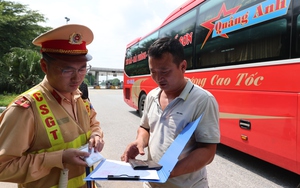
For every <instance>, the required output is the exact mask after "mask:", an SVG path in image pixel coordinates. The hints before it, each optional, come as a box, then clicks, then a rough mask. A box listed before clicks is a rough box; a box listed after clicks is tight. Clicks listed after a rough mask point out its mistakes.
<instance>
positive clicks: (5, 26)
mask: <svg viewBox="0 0 300 188" xmlns="http://www.w3.org/2000/svg"><path fill="white" fill-rule="evenodd" d="M45 21H46V18H44V16H43V15H42V14H40V13H38V12H37V11H33V10H29V9H28V8H27V5H22V4H20V3H16V2H10V1H3V0H0V43H1V45H0V57H2V56H3V55H4V54H6V53H8V52H9V51H10V49H11V48H13V47H20V48H26V49H37V48H36V47H35V46H34V45H32V43H31V41H32V40H33V39H34V38H35V37H37V36H38V35H40V34H41V33H43V32H45V31H47V30H49V29H50V28H49V27H42V26H39V25H38V23H39V22H45Z"/></svg>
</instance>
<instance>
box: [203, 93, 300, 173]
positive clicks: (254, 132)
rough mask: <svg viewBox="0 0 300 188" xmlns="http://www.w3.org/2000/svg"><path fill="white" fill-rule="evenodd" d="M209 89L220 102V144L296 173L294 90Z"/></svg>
mask: <svg viewBox="0 0 300 188" xmlns="http://www.w3.org/2000/svg"><path fill="white" fill-rule="evenodd" d="M209 91H210V92H211V93H212V94H213V95H214V96H215V97H216V99H217V101H218V103H219V107H220V131H221V142H222V143H223V144H225V145H228V146H230V147H233V148H235V149H237V150H240V151H243V152H245V153H248V154H250V155H253V156H255V157H258V158H260V159H263V160H266V161H268V162H270V163H273V164H276V165H278V166H280V167H283V168H286V169H289V170H290V171H293V172H297V173H298V174H299V169H297V164H296V162H297V148H296V147H297V146H296V143H297V139H298V141H299V138H297V132H296V131H297V115H298V111H297V107H298V106H297V104H298V102H297V100H298V95H297V94H293V93H283V92H256V91H239V90H215V89H210V90H209ZM241 121H242V122H241ZM245 122H246V125H247V126H245ZM247 122H249V124H247ZM241 125H242V126H241ZM248 125H249V127H248ZM242 138H243V139H242ZM298 159H299V156H298Z"/></svg>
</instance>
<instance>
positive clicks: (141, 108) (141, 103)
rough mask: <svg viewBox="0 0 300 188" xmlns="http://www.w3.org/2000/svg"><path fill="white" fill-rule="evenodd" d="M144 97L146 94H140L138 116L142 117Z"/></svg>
mask: <svg viewBox="0 0 300 188" xmlns="http://www.w3.org/2000/svg"><path fill="white" fill-rule="evenodd" d="M145 99H146V94H144V93H143V94H142V95H141V97H140V100H139V109H138V112H139V116H140V117H142V116H143V112H144V106H145Z"/></svg>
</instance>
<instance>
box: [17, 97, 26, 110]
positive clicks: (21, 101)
mask: <svg viewBox="0 0 300 188" xmlns="http://www.w3.org/2000/svg"><path fill="white" fill-rule="evenodd" d="M14 103H15V104H16V105H18V106H21V107H23V108H29V107H30V102H29V100H28V99H27V98H26V97H21V98H19V99H17V100H16V101H15V102H14Z"/></svg>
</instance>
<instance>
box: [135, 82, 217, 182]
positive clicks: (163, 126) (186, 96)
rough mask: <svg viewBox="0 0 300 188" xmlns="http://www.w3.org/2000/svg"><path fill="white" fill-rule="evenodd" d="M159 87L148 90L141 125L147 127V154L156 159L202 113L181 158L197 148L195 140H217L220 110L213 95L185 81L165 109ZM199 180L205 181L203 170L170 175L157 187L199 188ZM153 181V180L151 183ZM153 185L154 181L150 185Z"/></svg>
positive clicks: (205, 141)
mask: <svg viewBox="0 0 300 188" xmlns="http://www.w3.org/2000/svg"><path fill="white" fill-rule="evenodd" d="M160 93H161V89H160V88H156V89H154V90H152V91H151V92H149V94H148V95H147V98H146V101H145V108H144V115H143V117H142V119H141V124H140V125H141V126H142V127H144V128H146V129H149V132H150V139H149V146H148V155H149V156H148V157H149V159H152V160H154V161H156V162H158V161H159V160H160V158H161V157H162V156H163V154H164V152H165V151H166V150H167V149H168V147H169V146H170V144H171V143H172V142H173V141H174V139H175V138H176V136H177V135H178V134H179V133H180V132H181V130H182V129H183V128H184V127H185V126H186V125H187V124H188V123H189V122H192V121H194V120H196V119H197V118H198V117H199V116H200V115H201V114H203V116H202V119H201V121H200V122H199V124H198V126H197V128H196V131H195V133H194V134H193V135H192V137H191V138H190V140H189V141H188V143H187V145H186V146H185V148H184V149H183V151H182V153H181V154H180V157H179V159H181V158H184V157H185V156H186V155H188V154H189V153H190V152H191V151H192V150H194V149H195V147H196V142H202V143H219V142H220V132H219V109H218V104H217V101H216V100H215V98H214V96H213V95H212V94H211V93H209V92H208V91H206V90H204V89H203V88H201V87H199V86H197V85H194V84H193V83H192V82H191V81H190V80H188V82H187V84H186V86H185V88H184V90H183V91H182V92H181V94H180V95H179V96H178V97H176V98H175V99H174V100H173V101H172V102H171V103H170V104H169V105H168V106H167V107H166V108H165V109H164V110H162V109H161V107H160V104H159V95H160ZM201 179H205V180H206V169H205V168H203V169H201V170H199V171H196V172H193V173H190V174H185V175H182V176H178V177H175V178H170V179H169V180H168V181H167V183H166V184H158V185H159V187H185V188H186V187H201V186H200V184H197V182H200V183H201V181H200V180H201ZM151 184H152V183H151ZM154 185H155V184H153V187H155V186H154Z"/></svg>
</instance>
